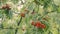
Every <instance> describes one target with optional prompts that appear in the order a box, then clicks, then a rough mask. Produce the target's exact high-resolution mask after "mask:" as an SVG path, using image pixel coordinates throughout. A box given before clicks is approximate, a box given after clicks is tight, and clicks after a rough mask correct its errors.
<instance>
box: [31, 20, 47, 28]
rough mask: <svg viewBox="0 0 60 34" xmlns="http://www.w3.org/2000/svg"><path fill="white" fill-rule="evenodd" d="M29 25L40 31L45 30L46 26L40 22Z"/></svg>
mask: <svg viewBox="0 0 60 34" xmlns="http://www.w3.org/2000/svg"><path fill="white" fill-rule="evenodd" d="M31 24H32V25H33V26H36V27H37V28H42V29H45V28H46V25H45V24H42V23H41V22H40V21H37V22H34V21H32V23H31Z"/></svg>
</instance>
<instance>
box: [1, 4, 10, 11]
mask: <svg viewBox="0 0 60 34" xmlns="http://www.w3.org/2000/svg"><path fill="white" fill-rule="evenodd" d="M2 9H7V10H10V9H11V8H10V5H9V4H6V5H3V6H2Z"/></svg>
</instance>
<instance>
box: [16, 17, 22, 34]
mask: <svg viewBox="0 0 60 34" xmlns="http://www.w3.org/2000/svg"><path fill="white" fill-rule="evenodd" d="M21 21H22V17H21V18H20V20H19V22H18V24H17V26H19V25H20V23H21ZM17 32H18V28H16V30H15V34H17Z"/></svg>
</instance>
